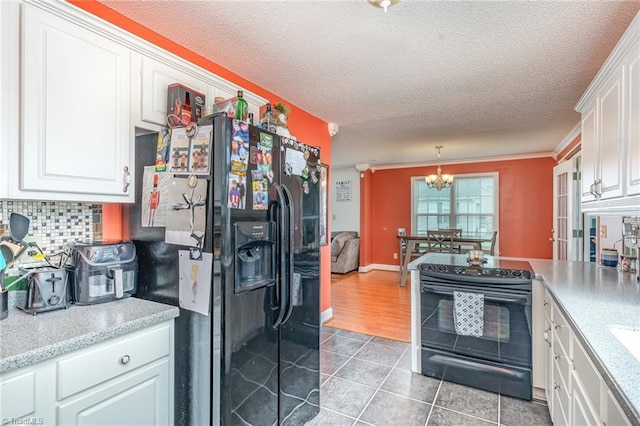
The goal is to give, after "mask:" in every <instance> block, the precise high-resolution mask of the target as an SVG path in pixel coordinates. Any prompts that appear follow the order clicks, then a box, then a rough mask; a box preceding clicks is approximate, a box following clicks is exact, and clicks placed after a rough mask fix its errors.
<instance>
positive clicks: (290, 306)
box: [282, 185, 295, 324]
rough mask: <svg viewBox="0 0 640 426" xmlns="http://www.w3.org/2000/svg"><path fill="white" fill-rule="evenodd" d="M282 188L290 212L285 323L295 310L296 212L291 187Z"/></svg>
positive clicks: (283, 186) (283, 321) (284, 186)
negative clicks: (294, 247) (294, 256)
mask: <svg viewBox="0 0 640 426" xmlns="http://www.w3.org/2000/svg"><path fill="white" fill-rule="evenodd" d="M282 190H283V192H284V201H285V205H286V206H287V211H288V213H289V229H288V239H287V240H288V241H287V242H288V245H287V252H288V255H289V256H288V261H289V264H288V266H289V269H288V271H287V272H288V273H287V283H286V287H287V296H288V297H287V298H288V300H287V313H286V315H285V317H284V319H283V320H282V324H284V323H285V322H287V321H288V320H289V318H290V317H291V313H292V312H293V246H294V238H293V237H294V235H293V231H294V229H293V228H294V224H295V212H294V211H293V206H292V205H291V200H292V199H293V196H292V195H291V191H289V188H287V186H286V185H282Z"/></svg>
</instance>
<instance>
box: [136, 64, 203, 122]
mask: <svg viewBox="0 0 640 426" xmlns="http://www.w3.org/2000/svg"><path fill="white" fill-rule="evenodd" d="M133 57H134V60H135V65H136V66H139V70H140V74H139V75H140V77H139V78H140V120H142V121H144V122H147V123H154V124H157V125H160V126H166V125H167V87H168V86H169V85H170V84H173V83H180V84H182V85H184V86H187V87H188V88H190V89H193V90H195V91H196V92H200V93H202V94H204V95H205V96H206V97H207V103H209V96H208V95H209V93H207V83H206V82H205V81H203V80H202V79H199V78H197V77H194V76H193V75H192V74H190V73H187V72H185V71H182V70H180V69H178V68H177V67H172V66H170V65H168V64H166V63H163V62H161V61H158V60H155V59H152V58H149V57H147V56H143V55H140V54H134V56H133ZM133 78H134V79H135V78H136V75H135V73H134V76H133ZM204 112H205V111H203V115H204ZM139 126H142V127H144V124H139Z"/></svg>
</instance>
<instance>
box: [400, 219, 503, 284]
mask: <svg viewBox="0 0 640 426" xmlns="http://www.w3.org/2000/svg"><path fill="white" fill-rule="evenodd" d="M428 234H429V235H398V239H404V241H405V242H406V245H407V246H406V249H405V255H404V258H403V259H400V286H402V287H404V285H405V281H406V280H407V272H408V268H407V265H409V262H411V253H414V252H417V251H418V250H417V249H416V248H417V247H418V246H419V245H424V246H426V249H425V250H424V253H425V254H426V253H429V252H433V251H437V252H442V251H443V250H442V249H443V247H440V248H439V249H438V250H433V247H430V246H432V245H433V243H434V241H435V239H434V236H436V235H438V234H439V235H440V236H441V238H447V241H450V242H451V244H452V246H454V247H462V246H468V247H469V249H470V250H471V249H473V250H482V243H490V242H491V239H490V238H489V239H487V238H470V237H461V236H458V235H457V232H456V230H452V229H447V230H444V229H443V230H437V231H428ZM448 252H449V251H445V253H448ZM450 252H451V253H459V252H458V251H453V249H451V250H450Z"/></svg>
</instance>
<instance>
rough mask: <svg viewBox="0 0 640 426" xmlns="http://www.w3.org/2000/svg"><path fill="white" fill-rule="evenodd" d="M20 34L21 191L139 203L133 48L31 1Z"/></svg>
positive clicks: (23, 15)
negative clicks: (132, 120)
mask: <svg viewBox="0 0 640 426" xmlns="http://www.w3.org/2000/svg"><path fill="white" fill-rule="evenodd" d="M21 32H22V34H21V35H22V44H21V49H22V51H21V56H22V64H21V65H22V77H23V80H22V84H23V86H22V109H21V114H22V138H23V139H22V151H21V156H20V166H21V169H20V190H22V191H44V192H52V193H77V194H102V195H111V196H115V197H121V199H119V200H118V201H133V199H132V197H131V195H132V194H133V190H132V187H133V185H126V183H127V181H128V179H129V178H130V175H128V173H127V172H128V170H129V169H130V168H131V166H132V163H131V158H132V152H131V146H132V145H131V140H132V137H133V130H132V129H131V128H130V125H129V114H130V106H129V82H130V80H129V79H130V75H129V67H130V60H129V50H128V48H126V47H124V46H122V45H120V44H118V43H116V42H114V41H112V40H110V39H108V38H106V37H104V36H102V35H100V34H98V33H96V32H94V31H91V30H89V29H87V28H85V27H82V26H79V25H76V24H74V23H72V22H71V21H69V20H66V19H63V18H61V17H58V16H54V15H53V14H51V13H49V12H46V11H44V10H41V9H39V8H38V7H35V6H32V5H28V4H25V5H23V13H22V28H21ZM51 199H57V198H56V196H55V195H52V197H51ZM77 199H78V200H85V199H86V198H82V197H78V198H77ZM101 199H102V198H100V197H93V200H95V201H99V200H101ZM111 199H112V200H113V198H111ZM89 200H91V198H89Z"/></svg>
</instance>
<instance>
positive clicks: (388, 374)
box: [354, 346, 411, 423]
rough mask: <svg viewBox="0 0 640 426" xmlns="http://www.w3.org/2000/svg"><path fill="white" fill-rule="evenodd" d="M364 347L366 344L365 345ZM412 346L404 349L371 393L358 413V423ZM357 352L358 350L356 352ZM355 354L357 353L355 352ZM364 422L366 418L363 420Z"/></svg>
mask: <svg viewBox="0 0 640 426" xmlns="http://www.w3.org/2000/svg"><path fill="white" fill-rule="evenodd" d="M363 347H364V346H363ZM410 348H411V346H408V347H406V348H405V349H404V351H402V355H400V357H399V358H398V359H397V360H396V362H395V363H394V364H393V366H392V367H391V369H389V372H388V373H387V375H386V376H385V378H384V379H383V380H382V381H381V382H380V384H379V385H378V388H377V389H376V390H375V392H374V393H373V395H371V398H369V401H367V405H365V406H364V408H363V409H362V411H360V414H359V415H358V418H357V419H356V423H357V422H358V421H360V417H362V414H363V413H364V412H365V411H366V410H367V408H368V407H369V405H370V404H371V401H373V398H375V396H376V395H377V394H378V392H380V388H381V387H382V385H383V384H384V382H386V381H387V379H388V378H389V376H390V375H391V373H392V372H393V370H394V369H395V368H396V366H397V365H398V364H399V363H400V360H401V359H402V357H403V356H404V354H405V353H407V351H408V350H409V349H410ZM356 353H357V352H356ZM354 355H355V354H354ZM363 422H364V420H363Z"/></svg>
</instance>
